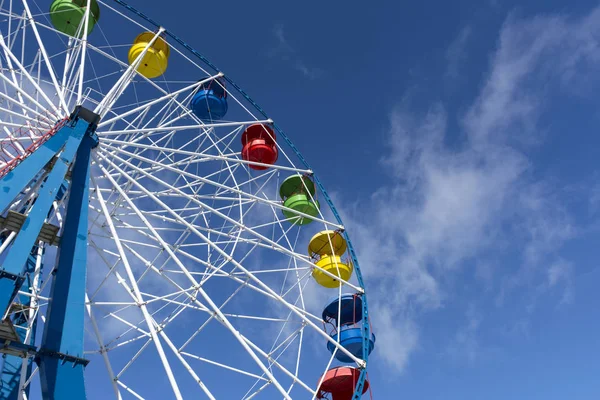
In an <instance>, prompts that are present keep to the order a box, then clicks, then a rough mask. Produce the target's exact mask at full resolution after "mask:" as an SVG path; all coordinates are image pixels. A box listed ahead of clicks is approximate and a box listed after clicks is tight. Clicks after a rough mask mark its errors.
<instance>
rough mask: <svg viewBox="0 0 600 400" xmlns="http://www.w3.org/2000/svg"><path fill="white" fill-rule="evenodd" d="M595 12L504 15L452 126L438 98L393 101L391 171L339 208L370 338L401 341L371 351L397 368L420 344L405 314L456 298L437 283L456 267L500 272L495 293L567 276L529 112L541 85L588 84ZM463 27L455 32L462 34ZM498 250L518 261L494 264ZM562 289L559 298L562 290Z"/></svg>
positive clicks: (564, 226) (542, 98) (555, 200)
mask: <svg viewBox="0 0 600 400" xmlns="http://www.w3.org/2000/svg"><path fill="white" fill-rule="evenodd" d="M599 22H600V9H597V10H594V11H593V12H592V13H591V14H590V15H588V16H586V17H584V18H582V19H579V20H572V19H569V18H567V17H564V16H545V17H536V18H532V19H525V20H519V19H516V18H514V17H509V18H508V20H507V21H506V22H505V24H504V25H503V27H502V29H501V32H500V39H499V42H498V47H497V49H496V51H495V53H494V55H493V57H492V58H491V66H490V72H489V75H488V76H487V78H486V80H485V82H484V84H483V86H482V89H481V91H480V93H479V95H478V96H477V97H476V98H475V100H474V101H473V103H472V104H471V106H470V107H468V109H467V112H466V113H465V114H464V115H463V116H462V118H461V119H460V120H461V124H460V127H461V129H460V131H459V132H449V131H448V125H449V124H448V119H449V116H448V115H447V113H446V110H445V107H444V105H442V104H434V105H432V106H431V107H430V109H429V110H426V111H425V112H423V111H421V110H415V109H414V108H413V107H411V102H410V98H405V99H403V100H402V101H401V102H400V104H399V105H398V106H397V107H396V108H394V109H393V110H392V112H391V114H390V125H389V138H390V139H389V146H390V151H389V154H387V155H386V156H385V158H384V159H383V160H382V165H383V166H385V167H387V168H386V169H387V170H388V171H389V172H390V178H391V181H390V182H389V183H388V184H386V185H384V186H383V187H381V188H380V189H379V190H378V191H376V193H374V194H373V195H372V196H371V198H370V199H368V200H367V201H365V202H359V203H357V204H354V205H352V207H351V208H347V210H346V214H347V215H346V216H345V218H344V220H345V221H346V225H347V227H348V230H349V232H350V234H351V236H352V238H353V240H354V242H355V244H356V246H357V250H358V255H359V259H360V260H361V267H362V269H363V270H364V274H365V279H366V280H367V290H368V294H369V295H370V297H369V298H370V305H371V308H372V310H373V311H372V313H371V316H372V318H373V323H374V328H375V332H376V333H379V335H378V340H377V344H378V348H379V349H397V348H398V346H401V351H399V355H397V354H394V355H390V354H389V353H390V352H389V351H379V352H377V350H376V351H375V353H374V354H373V357H372V360H373V361H375V360H377V359H383V360H384V361H386V362H387V363H388V364H389V365H390V366H392V367H394V368H395V369H396V370H398V371H402V370H403V369H404V368H405V367H406V365H407V362H408V360H409V358H410V356H411V354H412V353H413V352H414V351H415V350H416V349H417V345H418V343H419V327H418V326H417V325H416V322H415V321H417V320H418V319H417V318H416V316H418V315H419V314H420V313H424V312H428V311H431V310H436V309H439V308H440V307H443V306H444V304H445V303H446V302H450V301H452V299H453V298H454V297H455V296H457V294H454V293H451V292H449V291H448V290H449V289H450V288H448V287H446V286H445V285H444V282H445V279H446V278H447V277H448V276H449V275H450V274H452V273H453V272H454V271H456V270H458V269H461V271H466V272H467V273H469V274H470V273H472V276H473V277H475V278H476V277H477V276H479V277H480V278H481V277H482V274H484V276H483V278H485V279H492V277H493V279H495V280H498V281H499V282H503V284H502V285H499V286H501V288H500V289H499V290H500V291H501V292H500V296H499V298H500V300H501V299H502V298H503V296H505V295H507V294H508V293H510V292H511V291H514V290H517V289H522V290H533V291H535V289H536V288H538V287H540V285H544V287H549V288H551V287H553V286H555V285H557V284H558V282H562V281H564V282H567V283H568V281H569V279H570V278H569V276H570V274H571V270H572V267H570V266H569V267H567V266H568V265H570V264H564V263H557V262H558V260H560V255H559V252H560V249H561V246H562V244H563V243H565V242H566V241H568V240H570V239H572V238H573V237H575V235H576V234H577V233H578V230H577V228H576V227H575V226H574V224H573V222H572V216H571V210H569V209H568V208H567V207H566V206H565V205H564V204H562V202H561V196H560V195H561V192H560V188H557V187H555V185H554V184H552V185H551V184H549V183H548V181H546V180H545V178H544V177H543V176H542V177H539V176H536V174H535V173H534V172H535V171H536V168H535V167H536V166H535V165H534V160H533V159H532V158H530V156H529V153H530V150H531V149H532V148H535V146H541V145H542V144H543V139H544V136H545V135H546V132H545V125H543V124H541V123H540V116H541V115H542V114H543V112H544V110H545V108H544V107H545V105H546V103H547V102H548V99H547V97H546V96H547V94H548V91H549V90H556V91H559V90H560V92H557V93H560V94H562V95H563V96H569V95H581V94H582V93H583V92H582V91H581V90H580V88H584V87H585V85H587V88H588V90H589V87H592V86H593V85H591V84H590V82H592V81H591V80H590V75H589V74H588V73H586V72H584V73H582V74H581V75H578V74H577V73H576V71H579V70H580V69H582V68H584V67H585V66H589V65H590V64H591V63H594V64H597V63H599V62H600V51H598V50H597V49H598V48H600V47H599V46H598V45H599V44H600V43H598V41H599V39H600V35H599V34H600V23H599ZM463 36H464V38H463V39H462V40H463V41H466V40H467V38H468V33H464V34H463ZM459 39H460V37H459ZM449 51H450V52H452V51H457V50H452V49H450V50H449ZM584 69H585V68H584ZM549 82H556V83H557V84H556V85H549ZM584 82H587V83H584ZM570 88H575V89H576V90H575V91H570ZM565 89H569V91H565ZM557 99H558V98H555V100H557ZM459 117H460V116H459ZM449 135H452V142H453V143H452V146H449V145H448V143H447V139H448V136H449ZM532 146H534V147H532ZM365 210H369V212H365ZM497 253H503V254H506V253H511V254H513V255H514V256H515V258H516V259H517V260H519V259H520V260H521V261H520V262H519V265H517V266H516V267H515V268H506V267H505V268H504V269H503V270H499V271H494V270H492V269H491V268H492V266H496V265H497V263H495V260H494V259H493V258H494V257H496V254H497ZM477 265H486V270H485V271H482V270H481V268H476V266H477ZM548 265H551V267H550V269H546V268H547V266H548ZM496 275H498V276H497V277H496ZM567 287H568V288H570V286H569V285H567ZM566 293H567V294H565V295H563V298H562V300H561V301H562V302H567V301H568V300H569V298H570V296H572V293H571V292H570V289H568V290H567V292H566ZM499 304H500V305H501V304H502V302H501V301H499ZM470 321H471V322H470V323H469V325H467V327H466V328H462V329H463V330H462V331H461V330H459V331H458V333H457V336H456V337H455V344H456V343H457V341H458V342H461V343H462V345H467V344H468V345H469V346H471V344H473V343H476V342H474V340H471V339H470V338H471V337H472V336H473V335H474V332H475V331H476V330H477V329H478V328H479V324H480V323H481V319H480V318H475V316H473V317H472V318H470ZM520 323H522V324H526V323H527V322H526V321H525V322H523V321H521V322H520ZM507 324H508V323H507ZM465 329H466V330H465ZM469 335H471V336H469ZM471 347H472V346H471ZM472 350H473V351H472V352H466V354H467V356H468V358H471V355H473V354H475V353H474V352H475V350H476V349H475V348H472ZM470 354H471V355H470ZM473 357H474V355H473Z"/></svg>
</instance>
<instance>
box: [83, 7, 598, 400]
mask: <svg viewBox="0 0 600 400" xmlns="http://www.w3.org/2000/svg"><path fill="white" fill-rule="evenodd" d="M129 3H130V4H131V5H133V6H135V7H136V8H138V9H140V10H142V11H143V12H144V13H146V14H147V15H148V16H150V17H152V18H154V19H156V20H158V21H160V22H161V23H163V24H164V25H165V26H166V27H167V28H168V29H170V30H172V31H173V32H175V33H176V34H177V35H178V36H180V37H182V38H184V39H185V40H186V41H187V42H189V43H190V44H191V45H192V46H193V47H194V48H196V49H197V50H199V51H200V52H201V53H202V54H204V55H205V56H207V57H208V58H209V59H210V60H211V61H213V62H214V63H215V64H216V65H217V66H219V67H220V68H221V69H222V71H223V72H224V73H225V74H227V75H229V76H231V77H232V78H233V80H234V81H236V82H237V83H238V84H239V85H240V86H241V87H243V88H244V89H245V90H246V91H247V92H248V93H249V94H250V95H251V96H252V97H253V98H254V99H255V100H256V101H257V102H258V103H259V104H260V105H261V106H262V107H263V108H264V109H265V110H266V111H267V112H268V114H269V115H270V116H271V117H272V118H273V119H275V120H276V121H277V123H278V125H280V126H281V127H282V128H283V130H284V131H286V133H287V134H288V135H289V136H290V137H291V138H292V140H293V141H294V142H295V144H296V145H297V147H298V148H299V149H300V151H301V152H302V153H303V155H304V156H305V157H306V158H307V159H308V161H309V162H310V163H311V164H312V167H313V168H314V170H315V171H316V173H317V174H318V175H319V177H320V179H321V180H322V181H323V183H324V184H325V186H326V187H327V189H328V191H329V192H330V194H331V195H332V197H333V198H334V201H335V203H336V206H337V207H338V208H339V210H340V211H341V213H342V214H343V217H344V221H345V224H346V226H347V228H348V231H349V233H350V236H351V237H352V238H353V241H354V243H355V246H356V247H357V250H358V255H359V259H360V261H361V268H362V270H363V274H364V277H365V280H366V286H367V293H368V295H369V302H370V309H371V318H372V322H373V327H374V330H375V333H376V334H377V348H376V349H375V351H374V353H373V354H372V356H371V359H370V369H369V376H370V380H371V383H372V388H373V396H374V398H376V399H396V398H412V399H480V398H486V399H491V400H493V399H506V398H513V399H538V398H540V399H550V400H552V399H576V400H587V399H597V398H598V397H599V396H600V381H599V380H598V378H597V371H598V370H599V369H600V361H599V360H598V356H597V355H598V354H600V323H598V321H597V320H598V318H597V316H598V304H600V295H599V294H598V292H597V291H595V290H594V289H595V287H594V286H595V284H596V282H598V281H599V278H600V271H599V269H598V266H597V263H596V259H598V256H599V255H600V254H599V253H600V251H599V249H598V246H597V243H598V239H599V238H598V236H599V234H598V233H599V228H600V224H599V222H600V219H599V217H600V183H598V182H599V180H598V178H599V177H600V171H599V168H598V162H597V149H598V147H599V145H600V139H599V138H598V135H597V133H596V131H597V130H598V128H599V127H600V118H599V117H600V114H599V113H598V111H597V109H598V103H599V101H598V100H597V96H596V93H597V92H598V89H599V88H600V84H599V83H600V81H599V79H598V78H597V76H598V74H597V73H596V71H597V70H598V68H599V67H600V3H598V2H591V1H584V0H582V1H578V2H576V4H567V3H565V2H558V1H529V2H527V4H519V2H511V1H502V0H489V1H483V2H481V1H479V2H476V1H461V2H432V1H421V2H417V3H416V4H413V3H410V4H409V3H398V2H391V1H387V2H385V1H374V2H371V3H369V4H366V3H364V2H361V3H358V2H344V3H343V4H342V3H333V2H317V1H305V2H302V3H289V2H275V1H263V2H260V3H256V2H239V3H237V4H235V5H227V6H225V7H224V6H223V3H217V2H214V3H206V2H203V3H199V2H186V5H185V6H184V7H179V8H168V5H169V3H168V2H164V1H156V0H129ZM233 7H235V9H233ZM227 8H231V9H232V10H231V12H228V11H229V10H228V9H227ZM167 11H169V12H167ZM122 32H123V36H124V37H125V38H124V39H123V42H127V41H128V39H126V38H127V37H128V36H127V35H128V32H125V31H122ZM170 68H171V70H173V67H170ZM215 336H217V334H215ZM314 347H315V349H318V348H322V349H323V351H324V347H325V346H324V345H321V344H320V343H315V344H314ZM231 354H234V353H233V352H232V353H231ZM321 356H322V357H325V356H327V354H326V353H325V351H324V354H319V355H316V356H315V360H316V359H318V358H319V357H321ZM320 366H321V364H319V368H320ZM176 372H177V373H183V372H182V371H181V370H177V371H176ZM319 372H320V371H319ZM155 375H156V376H155ZM102 378H104V377H102ZM142 378H143V379H145V380H149V381H150V380H152V379H159V378H163V379H164V375H163V373H162V370H160V369H154V370H153V371H152V372H148V373H144V374H140V379H142ZM92 379H94V378H92ZM88 383H89V381H88ZM102 395H103V394H102V393H91V394H90V397H93V396H102ZM157 395H158V394H157ZM165 395H168V394H165Z"/></svg>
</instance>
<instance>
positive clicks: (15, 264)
mask: <svg viewBox="0 0 600 400" xmlns="http://www.w3.org/2000/svg"><path fill="white" fill-rule="evenodd" d="M97 117H98V116H97V115H95V114H93V113H91V112H89V110H85V109H82V108H80V107H77V108H76V109H75V111H74V112H73V113H72V114H71V116H70V118H69V120H68V122H66V123H63V122H62V121H61V122H59V123H58V125H57V128H56V132H55V133H54V132H53V131H51V134H52V137H51V138H50V139H48V140H47V141H45V142H44V143H43V144H42V145H40V147H39V148H37V149H36V150H35V151H33V152H32V153H31V154H29V155H28V156H27V157H26V158H25V159H23V160H22V161H21V163H20V164H18V165H17V166H16V167H14V169H12V170H11V171H10V172H9V173H8V174H6V175H5V176H3V177H2V179H0V183H1V184H3V185H4V186H3V188H4V189H6V193H7V194H6V195H4V196H2V200H1V204H0V206H1V207H2V210H4V209H6V208H8V206H9V205H10V204H11V203H12V202H14V200H15V198H16V197H17V196H18V195H19V193H20V192H21V190H22V189H23V188H24V187H26V186H27V185H28V184H30V182H32V181H34V180H35V179H36V178H38V179H42V178H43V183H41V189H44V188H45V189H46V190H41V189H40V190H39V191H38V197H37V198H36V199H35V200H36V201H35V203H34V204H33V206H32V207H31V209H30V210H29V212H28V214H27V216H26V220H25V223H24V224H23V227H22V228H21V230H20V231H19V233H18V234H16V235H14V236H13V238H14V241H13V243H12V246H11V248H10V250H8V253H7V256H6V258H5V259H4V262H3V265H2V268H3V269H2V276H1V277H0V296H1V298H0V300H1V303H0V306H2V307H3V308H2V311H3V313H4V315H7V313H8V309H9V307H10V305H11V304H12V302H13V299H14V298H15V296H17V293H19V289H20V286H21V284H22V282H23V281H24V280H25V276H24V275H23V266H24V265H27V266H29V265H30V264H31V263H32V262H33V265H35V268H34V269H37V265H36V264H37V258H39V257H38V255H39V254H38V251H35V252H34V251H33V250H36V249H37V246H36V245H39V243H37V241H36V240H37V237H38V234H39V232H40V231H41V229H42V226H43V224H44V221H45V220H46V217H47V215H48V212H49V211H48V210H51V208H52V204H53V202H54V201H55V200H56V199H57V198H60V197H62V196H63V195H64V186H63V184H64V179H65V176H66V174H67V172H68V170H69V168H71V166H73V169H72V175H71V185H70V186H71V189H72V190H71V191H70V195H69V199H68V203H67V214H66V219H65V222H64V230H63V233H62V237H61V242H60V246H59V250H58V254H59V257H58V262H57V267H56V269H55V275H54V278H53V280H52V289H51V298H52V301H51V302H50V306H49V308H48V313H47V319H46V324H45V325H44V333H43V338H42V343H41V347H40V348H39V349H36V348H35V347H33V346H28V345H27V344H28V343H29V342H31V336H32V335H29V336H30V337H29V338H26V337H25V336H24V335H20V336H21V341H25V342H27V343H10V344H6V345H7V346H12V347H14V348H15V349H24V350H25V351H26V352H27V353H28V354H29V355H33V356H34V357H35V361H36V362H37V363H38V365H39V371H40V377H41V387H42V396H43V397H44V398H48V399H55V398H65V399H66V398H73V396H74V398H81V399H85V384H84V374H83V372H84V371H83V370H84V367H85V365H87V360H85V359H84V358H83V354H84V353H83V342H84V315H85V307H86V304H85V289H86V285H85V281H86V273H87V231H88V209H89V205H88V202H89V200H88V199H89V175H90V165H91V164H90V158H91V150H92V148H94V147H95V146H97V144H98V141H97V137H96V135H95V132H94V131H95V129H96V126H97ZM40 150H42V151H40ZM44 169H49V172H48V173H47V175H46V176H44V174H43V173H41V172H42V171H43V170H44ZM19 178H20V179H19ZM32 249H33V250H32ZM40 256H41V255H40ZM32 257H33V260H32V259H31V258H32ZM11 285H12V287H11ZM55 293H60V295H58V294H56V295H54V294H55ZM4 306H5V307H4ZM32 344H33V342H32ZM27 359H28V360H29V357H27ZM11 360H12V359H11ZM12 361H13V365H10V366H9V367H13V369H14V374H13V376H12V377H11V376H10V375H6V370H5V368H6V365H5V366H4V368H3V370H4V371H3V377H2V379H3V383H5V384H7V385H6V388H3V389H5V394H8V397H7V398H11V399H12V398H20V397H21V396H22V393H21V391H22V390H23V387H24V385H23V382H21V380H22V378H23V375H25V376H26V375H27V370H28V369H30V363H29V361H27V363H25V361H24V360H23V359H22V360H20V362H14V360H12ZM25 364H26V366H25ZM17 372H18V375H19V379H18V380H17V379H15V376H16V375H17ZM15 396H16V397H15Z"/></svg>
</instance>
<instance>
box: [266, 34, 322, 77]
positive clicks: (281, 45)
mask: <svg viewBox="0 0 600 400" xmlns="http://www.w3.org/2000/svg"><path fill="white" fill-rule="evenodd" d="M273 36H275V39H276V40H277V45H276V46H275V47H273V48H272V49H271V50H270V51H269V57H271V58H273V57H275V58H279V59H280V60H282V61H284V62H286V63H289V64H290V65H291V66H292V68H293V69H294V70H296V71H298V72H300V73H301V74H302V75H303V76H304V77H305V78H307V79H310V80H314V79H317V78H320V77H321V76H322V75H323V73H324V71H323V70H322V69H320V68H317V67H311V66H308V65H307V64H306V63H305V62H304V60H303V59H302V58H301V57H300V56H299V55H298V52H297V51H296V50H295V49H294V48H293V47H292V45H291V44H290V43H289V41H288V40H287V38H286V36H285V33H284V27H283V24H275V26H274V27H273Z"/></svg>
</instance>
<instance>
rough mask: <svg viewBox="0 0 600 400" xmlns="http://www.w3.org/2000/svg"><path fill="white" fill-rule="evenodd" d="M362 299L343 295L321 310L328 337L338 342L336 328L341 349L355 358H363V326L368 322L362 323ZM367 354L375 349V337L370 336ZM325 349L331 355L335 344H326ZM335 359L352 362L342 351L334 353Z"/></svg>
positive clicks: (356, 296) (353, 295)
mask: <svg viewBox="0 0 600 400" xmlns="http://www.w3.org/2000/svg"><path fill="white" fill-rule="evenodd" d="M362 305H363V303H362V298H361V297H360V296H359V295H356V294H343V295H342V296H340V297H338V296H336V297H335V298H333V299H331V300H330V301H329V303H328V304H327V306H326V307H325V309H324V310H323V322H325V326H326V327H329V329H327V328H326V330H327V333H328V334H329V336H330V337H331V338H332V339H333V340H335V341H338V326H339V327H340V331H339V343H340V344H341V345H342V347H343V348H345V349H346V350H348V351H349V352H350V353H351V354H352V355H354V356H355V357H356V358H359V359H361V358H362V357H363V346H364V342H363V333H362V328H363V324H365V323H368V321H363V314H362ZM368 346H369V347H368V349H367V352H368V354H371V352H372V351H373V349H374V348H375V335H373V334H371V338H370V339H369V344H368ZM327 349H328V350H329V351H330V352H331V353H333V352H334V351H335V350H336V346H335V344H333V343H331V342H327ZM335 358H336V359H337V360H338V361H341V362H344V363H351V362H353V360H352V359H351V358H350V357H349V356H348V355H346V354H344V353H343V352H342V351H339V350H338V351H337V352H336V353H335Z"/></svg>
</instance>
